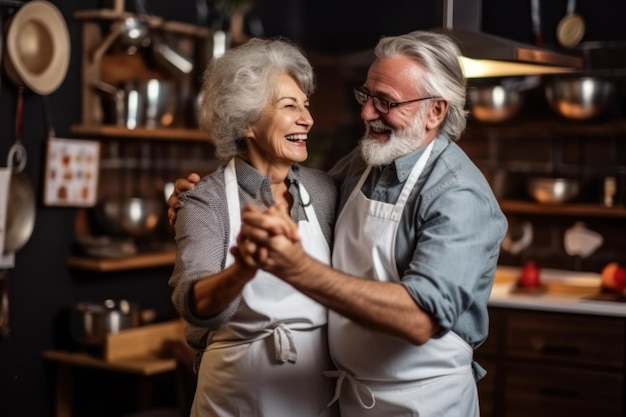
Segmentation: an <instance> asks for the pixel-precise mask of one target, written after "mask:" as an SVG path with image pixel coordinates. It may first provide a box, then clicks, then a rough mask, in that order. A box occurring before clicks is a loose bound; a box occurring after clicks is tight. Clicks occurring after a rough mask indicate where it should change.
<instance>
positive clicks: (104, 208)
mask: <svg viewBox="0 0 626 417" xmlns="http://www.w3.org/2000/svg"><path fill="white" fill-rule="evenodd" d="M164 213H165V203H164V202H163V200H162V199H161V198H137V197H133V198H125V199H120V200H109V201H105V202H103V203H101V204H99V205H98V206H97V207H96V219H97V221H98V223H99V225H100V226H101V227H102V228H103V229H105V231H106V232H108V233H111V234H114V235H130V236H133V237H139V236H144V235H146V234H148V233H150V232H151V231H152V230H154V229H155V228H156V227H157V225H158V224H159V222H160V221H161V219H162V217H163V215H164Z"/></svg>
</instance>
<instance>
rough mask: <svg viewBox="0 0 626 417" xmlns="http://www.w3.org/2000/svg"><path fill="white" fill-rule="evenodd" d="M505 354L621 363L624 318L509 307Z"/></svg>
mask: <svg viewBox="0 0 626 417" xmlns="http://www.w3.org/2000/svg"><path fill="white" fill-rule="evenodd" d="M506 342H507V356H508V357H509V358H528V359H545V360H550V361H558V362H561V363H569V364H580V365H599V366H603V367H612V368H622V367H624V320H623V319H620V318H615V317H601V316H583V315H576V314H564V313H546V312H530V311H513V310H511V311H509V312H508V313H507V332H506Z"/></svg>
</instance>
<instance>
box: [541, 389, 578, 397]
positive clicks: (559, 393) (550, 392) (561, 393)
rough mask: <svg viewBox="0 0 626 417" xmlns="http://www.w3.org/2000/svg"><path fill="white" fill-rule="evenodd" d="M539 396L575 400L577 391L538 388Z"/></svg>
mask: <svg viewBox="0 0 626 417" xmlns="http://www.w3.org/2000/svg"><path fill="white" fill-rule="evenodd" d="M539 394H541V395H543V396H546V397H557V398H567V399H572V398H577V397H578V391H573V390H569V389H561V388H540V389H539Z"/></svg>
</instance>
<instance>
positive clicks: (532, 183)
mask: <svg viewBox="0 0 626 417" xmlns="http://www.w3.org/2000/svg"><path fill="white" fill-rule="evenodd" d="M578 191H579V185H578V181H576V180H574V179H570V178H551V177H534V178H531V179H530V180H529V181H528V193H529V194H530V196H531V197H533V198H534V199H535V200H536V201H538V202H539V203H544V204H560V203H565V202H568V201H571V200H572V199H573V198H574V197H576V196H577V195H578Z"/></svg>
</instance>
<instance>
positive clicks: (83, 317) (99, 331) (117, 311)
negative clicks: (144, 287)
mask: <svg viewBox="0 0 626 417" xmlns="http://www.w3.org/2000/svg"><path fill="white" fill-rule="evenodd" d="M140 324H141V311H140V310H139V307H138V306H137V305H136V304H134V303H131V302H129V301H127V300H119V301H115V300H112V299H108V300H105V301H104V302H102V303H95V302H80V303H78V304H76V305H74V306H73V308H72V310H71V313H70V330H71V334H72V337H73V338H74V340H75V341H76V342H77V343H79V344H81V345H83V346H101V345H102V344H103V343H104V341H105V339H106V336H107V334H109V333H118V332H120V331H122V330H126V329H130V328H133V327H137V326H139V325H140Z"/></svg>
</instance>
